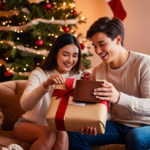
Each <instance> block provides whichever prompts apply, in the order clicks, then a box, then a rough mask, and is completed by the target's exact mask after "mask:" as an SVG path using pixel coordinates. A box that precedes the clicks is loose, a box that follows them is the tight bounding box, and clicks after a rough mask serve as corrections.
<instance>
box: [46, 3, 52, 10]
mask: <svg viewBox="0 0 150 150" xmlns="http://www.w3.org/2000/svg"><path fill="white" fill-rule="evenodd" d="M51 7H52V5H51V4H50V3H46V4H44V9H46V10H49V9H51Z"/></svg>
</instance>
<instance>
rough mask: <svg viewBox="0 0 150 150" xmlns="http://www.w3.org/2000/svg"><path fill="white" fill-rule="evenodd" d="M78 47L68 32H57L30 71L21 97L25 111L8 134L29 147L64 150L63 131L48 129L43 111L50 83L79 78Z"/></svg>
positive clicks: (49, 97)
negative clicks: (48, 49)
mask: <svg viewBox="0 0 150 150" xmlns="http://www.w3.org/2000/svg"><path fill="white" fill-rule="evenodd" d="M80 60H81V50H80V45H79V43H78V40H77V39H76V38H75V37H74V36H72V35H71V34H63V35H60V36H59V37H58V38H57V39H56V41H55V42H54V44H53V46H52V48H51V51H50V53H49V55H48V57H47V58H46V60H45V62H44V63H43V65H41V67H37V68H36V69H35V70H34V71H32V72H31V74H30V76H29V79H28V83H27V87H26V89H25V91H24V93H23V95H22V97H21V106H22V108H23V109H24V110H25V111H26V113H25V114H23V115H22V117H21V118H20V119H19V120H18V122H17V123H16V124H15V126H14V131H13V133H12V137H13V138H15V139H18V140H21V141H23V142H26V143H30V144H31V147H30V150H50V149H52V150H58V149H59V150H67V149H68V136H67V133H66V132H65V131H57V132H55V131H48V127H47V123H46V119H45V116H46V113H47V110H48V107H49V104H50V101H51V96H52V92H53V89H54V86H55V85H54V84H62V83H64V82H65V79H66V78H80V76H81V73H80V71H79V69H80V65H81V61H80Z"/></svg>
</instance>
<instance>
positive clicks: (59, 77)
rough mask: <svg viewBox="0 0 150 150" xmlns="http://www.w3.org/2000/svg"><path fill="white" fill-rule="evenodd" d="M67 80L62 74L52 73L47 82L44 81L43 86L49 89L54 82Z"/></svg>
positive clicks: (60, 82)
mask: <svg viewBox="0 0 150 150" xmlns="http://www.w3.org/2000/svg"><path fill="white" fill-rule="evenodd" d="M64 82H65V78H64V77H63V76H62V75H61V74H52V75H51V76H50V77H49V78H48V79H47V80H46V81H45V82H43V86H44V87H45V88H46V89H49V86H50V85H52V84H63V83H64Z"/></svg>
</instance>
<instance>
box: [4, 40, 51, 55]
mask: <svg viewBox="0 0 150 150" xmlns="http://www.w3.org/2000/svg"><path fill="white" fill-rule="evenodd" d="M2 42H3V43H5V44H8V45H9V46H11V47H13V48H16V49H18V50H21V51H24V52H28V53H33V54H37V55H48V53H49V51H43V50H35V49H33V48H28V47H24V46H22V45H15V44H14V42H11V41H6V40H3V41H2Z"/></svg>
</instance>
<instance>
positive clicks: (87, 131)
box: [81, 126, 97, 136]
mask: <svg viewBox="0 0 150 150" xmlns="http://www.w3.org/2000/svg"><path fill="white" fill-rule="evenodd" d="M81 134H82V135H84V134H86V135H94V136H96V135H97V130H96V128H93V127H89V126H87V127H86V129H84V128H82V129H81Z"/></svg>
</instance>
